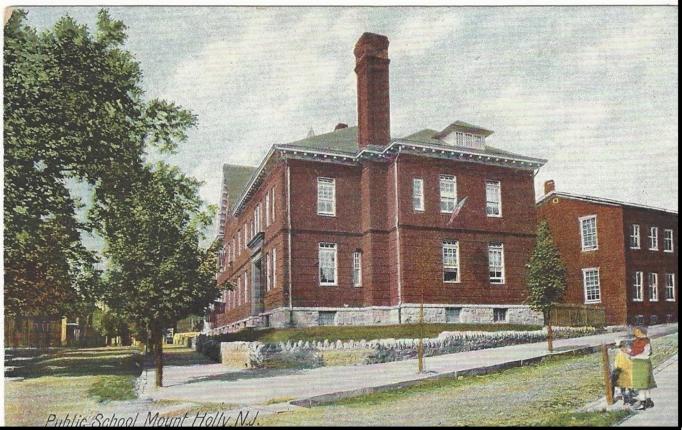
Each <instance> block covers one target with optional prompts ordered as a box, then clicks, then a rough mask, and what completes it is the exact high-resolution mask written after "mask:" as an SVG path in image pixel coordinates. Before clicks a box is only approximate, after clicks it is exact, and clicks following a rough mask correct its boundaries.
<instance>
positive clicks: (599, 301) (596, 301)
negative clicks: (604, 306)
mask: <svg viewBox="0 0 682 430" xmlns="http://www.w3.org/2000/svg"><path fill="white" fill-rule="evenodd" d="M599 303H601V299H599V300H590V301H587V300H585V304H586V305H596V304H599Z"/></svg>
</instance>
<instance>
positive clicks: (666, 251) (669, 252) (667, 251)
mask: <svg viewBox="0 0 682 430" xmlns="http://www.w3.org/2000/svg"><path fill="white" fill-rule="evenodd" d="M663 252H665V253H666V254H672V253H673V252H674V251H669V250H667V249H665V250H663Z"/></svg>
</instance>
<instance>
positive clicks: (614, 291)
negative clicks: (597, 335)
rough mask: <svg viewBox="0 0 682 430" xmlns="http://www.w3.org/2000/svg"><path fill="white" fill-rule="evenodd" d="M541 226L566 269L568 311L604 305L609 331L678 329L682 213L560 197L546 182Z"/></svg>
mask: <svg viewBox="0 0 682 430" xmlns="http://www.w3.org/2000/svg"><path fill="white" fill-rule="evenodd" d="M544 191H545V194H544V196H543V197H542V198H540V200H539V201H538V203H537V207H538V219H539V220H541V219H545V220H547V222H548V223H549V226H550V230H551V231H552V235H553V236H554V241H555V242H556V244H557V246H558V248H559V252H560V253H561V257H562V259H563V260H564V263H565V264H566V268H567V271H568V273H567V281H568V288H567V291H566V294H565V296H564V299H565V302H567V303H580V304H587V305H592V304H594V305H601V306H604V308H605V310H606V320H607V323H608V324H612V325H614V324H618V325H620V324H626V323H629V324H635V323H639V324H642V323H643V324H657V323H663V322H669V321H677V297H678V286H677V272H678V264H677V256H678V246H677V223H678V220H677V212H675V211H671V210H666V209H659V208H652V207H648V206H643V205H637V204H633V203H625V202H619V201H614V200H609V199H603V198H598V197H589V196H582V195H576V194H570V193H563V192H557V191H556V190H555V188H554V181H547V182H545V190H544Z"/></svg>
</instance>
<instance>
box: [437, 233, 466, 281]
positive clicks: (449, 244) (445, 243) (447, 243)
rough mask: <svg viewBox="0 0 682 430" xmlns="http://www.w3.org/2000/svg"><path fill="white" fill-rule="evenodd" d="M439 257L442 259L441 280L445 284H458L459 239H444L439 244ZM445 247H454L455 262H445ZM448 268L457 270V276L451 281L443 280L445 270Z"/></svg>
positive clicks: (459, 278) (459, 275)
mask: <svg viewBox="0 0 682 430" xmlns="http://www.w3.org/2000/svg"><path fill="white" fill-rule="evenodd" d="M441 247H442V248H441V258H442V259H443V282H444V283H446V284H458V283H459V282H460V280H461V278H462V276H461V270H460V264H459V241H458V240H444V241H443V242H442V244H441ZM446 249H447V250H449V249H454V251H455V259H456V261H455V264H445V261H446ZM448 269H450V270H452V269H454V270H456V271H457V276H456V277H455V280H453V281H446V280H445V272H446V271H447V270H448Z"/></svg>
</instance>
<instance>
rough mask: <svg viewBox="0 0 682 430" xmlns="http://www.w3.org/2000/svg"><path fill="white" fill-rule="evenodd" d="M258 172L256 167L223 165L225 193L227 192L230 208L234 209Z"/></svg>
mask: <svg viewBox="0 0 682 430" xmlns="http://www.w3.org/2000/svg"><path fill="white" fill-rule="evenodd" d="M255 170H256V167H254V166H240V165H238V164H223V192H224V191H227V201H228V203H229V207H230V208H232V207H234V205H235V203H237V200H239V197H240V196H241V194H242V192H243V191H244V187H245V186H246V184H247V182H249V179H250V178H251V175H253V172H254V171H255Z"/></svg>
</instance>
